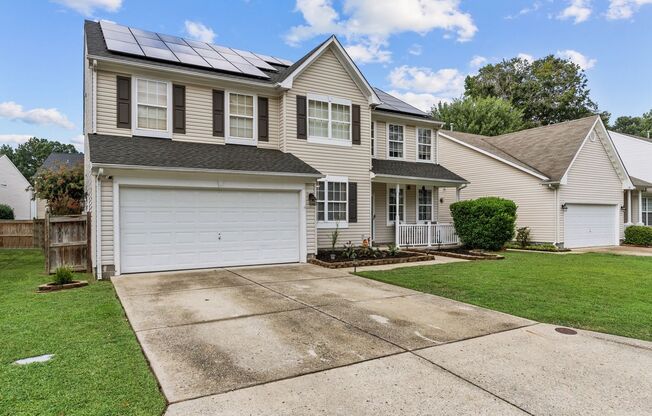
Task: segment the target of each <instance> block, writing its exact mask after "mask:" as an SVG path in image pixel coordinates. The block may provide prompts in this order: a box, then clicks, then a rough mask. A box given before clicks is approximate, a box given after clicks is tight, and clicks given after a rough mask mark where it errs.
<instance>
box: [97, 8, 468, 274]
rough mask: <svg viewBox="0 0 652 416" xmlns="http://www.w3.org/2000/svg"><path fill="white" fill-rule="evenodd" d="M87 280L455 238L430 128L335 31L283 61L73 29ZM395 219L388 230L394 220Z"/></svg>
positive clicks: (433, 125) (447, 184)
mask: <svg viewBox="0 0 652 416" xmlns="http://www.w3.org/2000/svg"><path fill="white" fill-rule="evenodd" d="M84 40H85V42H84V46H85V57H84V97H85V99H84V126H85V134H86V141H85V147H86V150H85V159H86V160H85V166H86V181H85V183H86V187H87V194H88V201H87V208H88V210H89V211H90V212H91V213H92V218H93V224H92V230H93V236H92V237H93V241H94V247H93V250H92V251H93V253H92V257H93V264H94V268H95V271H96V273H97V274H98V276H100V277H102V276H110V275H112V274H124V273H134V272H146V271H158V270H178V269H192V268H205V267H218V266H232V265H251V264H266V263H287V262H305V261H307V259H308V258H310V257H311V256H313V255H315V253H316V252H317V250H318V249H319V248H328V247H330V240H331V234H332V233H333V231H334V230H335V229H336V228H338V229H339V232H340V237H339V241H338V246H340V247H341V245H342V244H344V243H345V242H346V241H348V240H350V241H352V242H353V243H354V244H361V243H362V241H363V239H369V238H373V239H375V240H376V241H379V242H397V241H398V242H400V243H401V244H404V245H407V244H414V245H416V244H419V245H427V244H428V243H433V242H442V243H455V242H456V241H457V240H456V238H457V237H456V236H455V233H454V230H453V229H452V226H451V225H449V224H440V223H437V220H438V213H439V212H438V210H437V209H436V208H437V204H436V200H437V198H438V196H437V195H438V192H439V191H440V190H441V189H444V188H451V189H453V193H455V192H454V190H455V189H457V188H459V187H461V186H463V185H465V184H466V183H467V181H466V180H465V179H463V178H462V177H460V176H458V175H456V174H455V173H453V172H451V171H449V170H447V169H446V168H444V167H443V166H442V165H440V164H438V162H439V160H440V150H439V148H438V144H437V133H436V132H437V129H438V128H439V127H440V125H441V124H440V123H438V122H436V121H434V120H433V119H432V118H430V117H429V116H428V115H427V114H425V113H423V112H421V111H419V110H417V109H415V108H413V107H411V106H409V105H407V104H405V103H403V102H402V101H399V100H397V99H396V98H394V97H392V96H390V95H388V94H385V93H383V92H382V91H380V90H376V89H374V88H372V87H371V86H370V85H369V83H368V82H367V80H366V79H365V78H364V76H363V74H362V73H361V72H360V70H359V69H358V68H357V67H356V65H355V64H354V63H353V62H352V60H351V59H350V57H349V56H348V55H347V54H346V52H345V51H344V49H343V47H342V46H341V44H340V43H339V41H338V40H337V39H336V38H335V37H330V38H328V39H327V40H326V41H324V42H323V43H322V44H320V45H318V46H317V47H316V48H314V49H313V50H312V51H310V52H309V53H307V54H306V55H305V56H304V57H303V58H301V59H300V60H298V61H297V62H294V63H292V62H289V61H286V60H284V59H280V58H276V57H272V56H268V55H262V54H258V53H252V52H248V51H242V50H236V49H232V48H228V47H225V46H219V45H212V44H211V45H209V44H206V43H203V42H197V41H193V40H187V39H182V38H178V37H175V36H169V35H164V34H157V33H153V32H148V31H143V30H138V29H134V28H128V27H125V26H121V25H117V24H112V23H107V22H100V23H96V22H90V21H88V22H86V23H85V38H84ZM397 215H398V217H399V222H400V224H399V226H398V229H397V228H396V227H395V225H394V224H395V219H396V217H397Z"/></svg>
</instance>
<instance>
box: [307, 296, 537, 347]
mask: <svg viewBox="0 0 652 416" xmlns="http://www.w3.org/2000/svg"><path fill="white" fill-rule="evenodd" d="M319 309H320V310H323V311H325V312H326V313H328V314H330V315H333V316H335V317H337V318H338V319H341V320H343V321H345V322H348V323H350V324H352V325H354V326H356V327H358V328H361V329H363V330H364V331H367V332H369V333H371V334H374V335H377V336H379V337H381V338H383V339H386V340H389V341H391V342H393V343H395V344H397V345H400V346H401V347H403V348H405V349H416V348H423V347H429V346H432V345H436V344H439V343H443V342H450V341H457V340H460V339H465V338H471V337H477V336H480V335H485V334H490V333H494V332H498V331H504V330H507V329H513V328H518V327H521V326H524V325H531V324H533V323H534V322H533V321H529V320H527V319H522V318H517V317H515V316H512V315H507V314H504V313H500V312H495V311H491V310H489V309H483V308H479V307H475V306H472V305H468V304H465V303H460V302H455V301H452V300H449V299H445V298H441V297H438V296H433V295H424V294H420V295H413V296H405V297H397V298H390V299H374V300H368V301H363V302H355V303H348V302H343V303H342V302H341V303H338V304H335V305H329V306H322V307H319Z"/></svg>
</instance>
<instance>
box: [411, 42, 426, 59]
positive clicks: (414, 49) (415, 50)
mask: <svg viewBox="0 0 652 416" xmlns="http://www.w3.org/2000/svg"><path fill="white" fill-rule="evenodd" d="M422 52H423V47H421V45H419V44H418V43H414V44H412V46H410V49H408V53H409V54H410V55H414V56H419V55H421V53H422Z"/></svg>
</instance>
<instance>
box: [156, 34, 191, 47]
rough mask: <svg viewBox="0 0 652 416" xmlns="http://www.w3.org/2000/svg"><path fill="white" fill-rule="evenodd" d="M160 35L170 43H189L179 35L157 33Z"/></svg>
mask: <svg viewBox="0 0 652 416" xmlns="http://www.w3.org/2000/svg"><path fill="white" fill-rule="evenodd" d="M157 35H158V37H159V38H161V40H163V41H165V42H169V43H176V44H178V45H187V43H186V41H185V40H183V39H182V38H180V37H177V36H170V35H164V34H162V33H157Z"/></svg>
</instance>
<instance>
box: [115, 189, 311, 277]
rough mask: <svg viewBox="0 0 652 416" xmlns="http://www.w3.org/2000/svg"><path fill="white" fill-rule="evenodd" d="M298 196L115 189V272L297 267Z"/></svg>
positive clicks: (245, 192) (207, 191) (288, 193)
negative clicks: (117, 267) (117, 196)
mask: <svg viewBox="0 0 652 416" xmlns="http://www.w3.org/2000/svg"><path fill="white" fill-rule="evenodd" d="M299 229H300V226H299V193H298V192H267V191H222V190H220V191H216V190H198V189H158V188H121V189H120V263H121V264H120V268H121V270H120V272H121V273H133V272H145V271H161V270H181V269H194V268H207V267H218V266H235V265H251V264H268V263H289V262H298V261H299V257H300V248H299V241H300V239H299Z"/></svg>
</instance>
